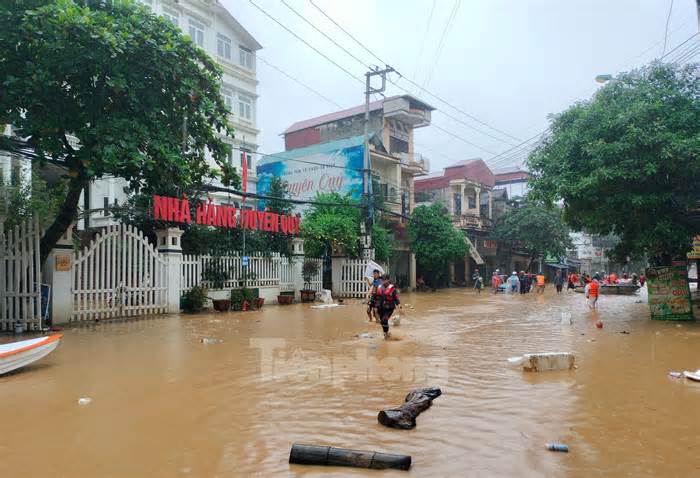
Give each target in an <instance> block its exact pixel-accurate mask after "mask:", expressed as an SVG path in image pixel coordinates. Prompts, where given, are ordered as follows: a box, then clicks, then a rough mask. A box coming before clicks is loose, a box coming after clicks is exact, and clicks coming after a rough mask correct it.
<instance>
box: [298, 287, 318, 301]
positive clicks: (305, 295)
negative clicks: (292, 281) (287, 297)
mask: <svg viewBox="0 0 700 478" xmlns="http://www.w3.org/2000/svg"><path fill="white" fill-rule="evenodd" d="M299 292H300V293H301V301H302V302H313V301H315V300H316V291H315V290H310V289H302V290H300V291H299Z"/></svg>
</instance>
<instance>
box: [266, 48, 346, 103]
mask: <svg viewBox="0 0 700 478" xmlns="http://www.w3.org/2000/svg"><path fill="white" fill-rule="evenodd" d="M256 58H257V59H258V60H260V61H262V62H263V63H264V64H266V65H267V66H269V67H270V68H273V69H275V70H277V71H278V72H279V73H281V74H283V75H284V76H286V77H287V78H289V79H290V80H292V81H293V82H295V83H297V84H299V85H301V86H303V87H304V88H306V89H307V90H309V91H310V92H312V93H314V94H315V95H316V96H318V97H319V98H321V99H322V100H325V101H327V102H328V103H331V104H332V105H335V106H337V107H338V108H341V109H342V108H343V107H342V106H340V105H339V104H338V103H337V102H335V101H333V100H332V99H330V98H328V97H327V96H325V95H323V94H321V93H319V92H318V91H317V90H315V89H313V88H312V87H310V86H309V85H307V84H306V83H304V82H302V81H300V80H298V79H296V78H294V77H293V76H292V75H290V74H289V73H287V72H285V71H284V70H282V69H281V68H279V67H277V66H275V65H273V64H272V63H270V62H269V61H267V60H265V59H264V58H262V57H261V56H260V55H256Z"/></svg>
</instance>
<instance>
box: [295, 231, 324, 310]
mask: <svg viewBox="0 0 700 478" xmlns="http://www.w3.org/2000/svg"><path fill="white" fill-rule="evenodd" d="M291 261H292V274H294V276H293V277H294V300H297V301H298V300H301V292H300V291H301V289H303V288H304V278H303V277H302V276H301V267H302V266H303V265H304V240H303V239H300V238H298V237H297V238H294V239H292V257H291ZM321 267H323V266H321Z"/></svg>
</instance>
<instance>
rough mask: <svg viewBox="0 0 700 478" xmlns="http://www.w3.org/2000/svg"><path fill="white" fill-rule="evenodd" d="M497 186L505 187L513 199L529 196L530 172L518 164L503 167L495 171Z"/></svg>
mask: <svg viewBox="0 0 700 478" xmlns="http://www.w3.org/2000/svg"><path fill="white" fill-rule="evenodd" d="M494 177H495V180H496V187H497V188H500V189H505V190H506V191H507V192H508V197H509V198H511V199H514V198H517V197H525V196H527V191H528V186H527V181H528V180H529V179H530V174H529V173H528V172H527V171H524V170H523V169H522V168H520V167H518V166H513V167H507V168H501V169H498V170H496V171H495V172H494Z"/></svg>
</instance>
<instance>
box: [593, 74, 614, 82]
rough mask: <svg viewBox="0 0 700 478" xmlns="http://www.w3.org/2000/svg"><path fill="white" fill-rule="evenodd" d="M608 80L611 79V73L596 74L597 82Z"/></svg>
mask: <svg viewBox="0 0 700 478" xmlns="http://www.w3.org/2000/svg"><path fill="white" fill-rule="evenodd" d="M610 80H612V75H610V74H605V75H598V76H596V77H595V81H597V82H598V83H607V82H608V81H610Z"/></svg>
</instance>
